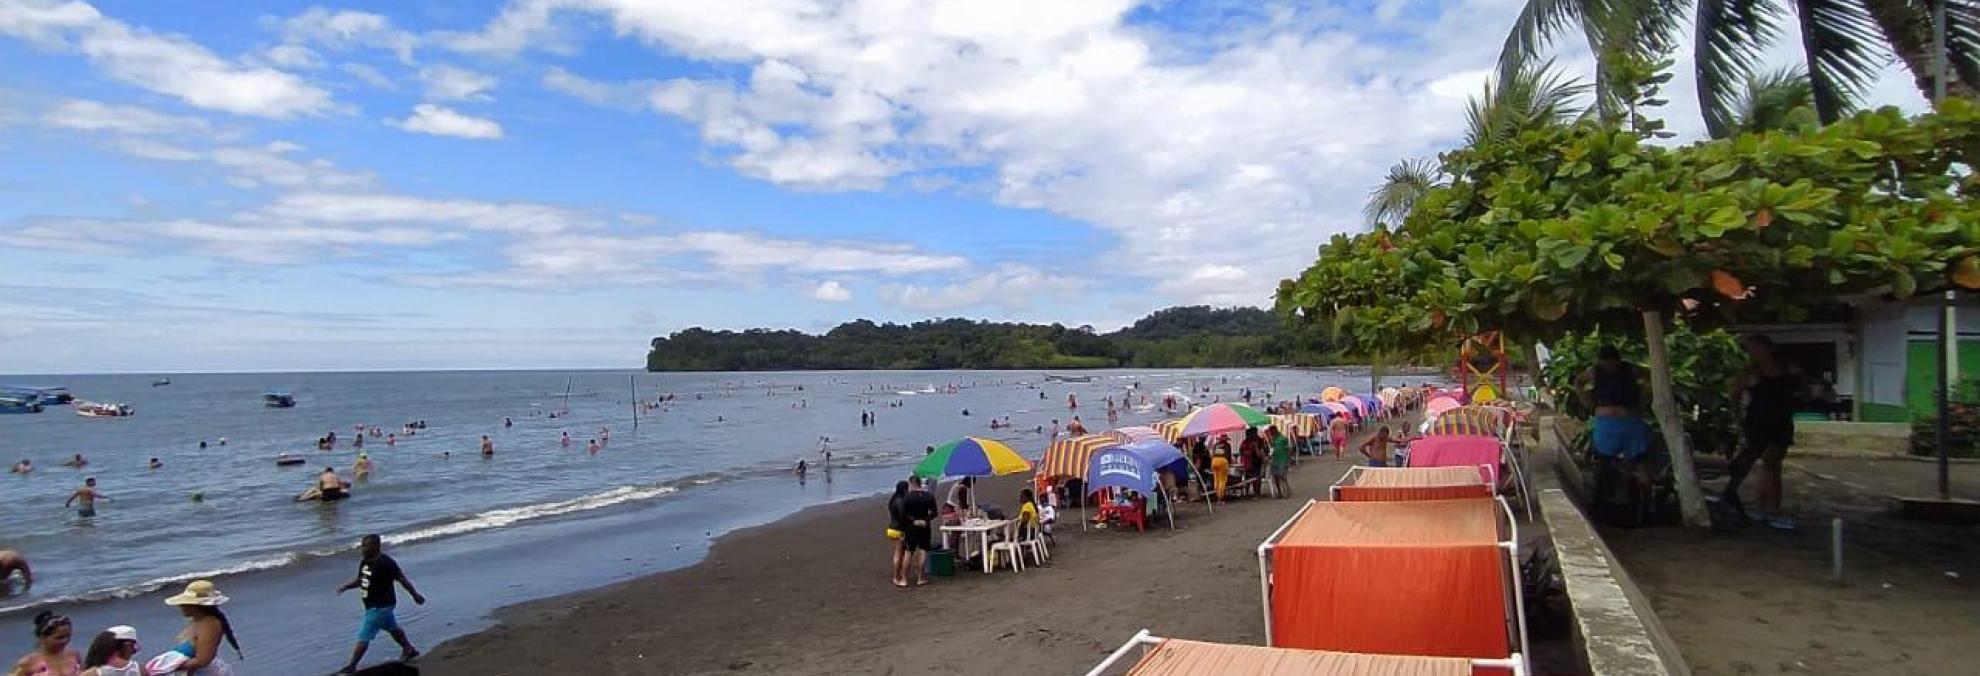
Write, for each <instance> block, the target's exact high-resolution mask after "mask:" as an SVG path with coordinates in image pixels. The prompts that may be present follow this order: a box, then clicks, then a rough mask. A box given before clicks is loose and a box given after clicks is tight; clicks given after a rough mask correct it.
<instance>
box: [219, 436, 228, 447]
mask: <svg viewBox="0 0 1980 676" xmlns="http://www.w3.org/2000/svg"><path fill="white" fill-rule="evenodd" d="M220 445H221V446H225V445H227V438H226V437H220Z"/></svg>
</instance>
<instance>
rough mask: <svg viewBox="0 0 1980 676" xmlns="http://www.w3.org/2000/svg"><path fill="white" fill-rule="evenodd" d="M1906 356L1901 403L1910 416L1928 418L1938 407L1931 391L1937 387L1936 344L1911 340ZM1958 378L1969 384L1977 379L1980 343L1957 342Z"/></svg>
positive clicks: (1972, 341)
mask: <svg viewBox="0 0 1980 676" xmlns="http://www.w3.org/2000/svg"><path fill="white" fill-rule="evenodd" d="M1909 348H1910V349H1909V350H1908V351H1907V354H1906V357H1905V373H1904V401H1905V403H1906V404H1907V405H1909V407H1910V408H1911V413H1912V415H1915V416H1920V417H1929V416H1931V415H1932V411H1933V410H1934V409H1936V408H1937V407H1938V401H1937V400H1936V399H1934V398H1933V394H1932V390H1933V389H1934V388H1937V387H1938V386H1939V343H1938V342H1937V341H1931V340H1914V341H1911V344H1910V345H1909ZM1959 376H1960V379H1961V380H1963V381H1968V382H1971V381H1972V380H1973V379H1976V378H1980V340H1962V341H1959Z"/></svg>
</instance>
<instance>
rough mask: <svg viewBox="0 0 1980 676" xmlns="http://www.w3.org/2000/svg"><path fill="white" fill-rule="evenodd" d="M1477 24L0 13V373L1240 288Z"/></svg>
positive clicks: (816, 321)
mask: <svg viewBox="0 0 1980 676" xmlns="http://www.w3.org/2000/svg"><path fill="white" fill-rule="evenodd" d="M1519 7H1520V3H1519V2H1516V1H1513V0H1457V1H1454V2H1427V1H1424V0H1372V1H1355V2H1332V3H1309V4H1300V3H1270V2H1175V1H1163V2H1131V1H1128V0H1078V1H1073V2H1068V1H1067V0H1043V1H1033V0H1005V1H1003V2H981V1H980V0H948V1H939V2H918V1H912V0H725V1H723V2H705V1H701V0H678V1H675V0H510V1H508V2H493V1H491V2H466V1H458V0H428V1H404V2H398V1H393V2H387V1H376V2H344V3H335V4H327V3H320V2H281V1H262V0H255V1H249V0H230V1H229V2H224V3H176V2H174V3H161V2H148V1H144V0H123V1H108V0H99V1H97V2H93V3H91V2H81V1H73V0H0V271H4V272H0V373H96V372H180V371H270V370H364V369H422V368H577V367H632V366H637V365H639V364H641V363H643V358H644V352H645V346H646V343H647V341H648V340H650V339H651V338H652V337H653V336H656V335H665V334H666V333H669V332H672V331H676V330H679V329H683V328H686V327H689V326H707V327H712V328H737V329H739V328H747V327H757V326H764V327H775V328H796V329H800V330H805V331H822V330H825V329H828V328H830V327H831V326H833V325H836V324H838V323H840V322H843V321H848V320H851V319H855V318H861V317H866V318H872V319H876V320H883V321H887V320H890V321H914V320H918V319H924V318H929V317H970V318H980V319H989V320H998V321H1032V322H1061V323H1064V324H1067V325H1070V326H1077V325H1082V324H1086V325H1092V326H1095V327H1097V328H1099V329H1102V330H1106V329H1111V328H1115V327H1119V326H1122V325H1125V324H1127V323H1130V322H1132V321H1133V320H1134V319H1136V318H1138V317H1140V316H1142V315H1145V314H1147V313H1148V312H1151V311H1154V310H1156V309H1160V308H1163V307H1168V306H1172V305H1182V304H1210V305H1217V306H1232V305H1256V306H1269V305H1270V303H1271V292H1272V290H1273V288H1275V287H1276V285H1277V283H1278V281H1279V280H1280V279H1281V278H1284V277H1287V276H1290V275H1293V274H1296V273H1297V272H1298V271H1299V270H1301V269H1303V268H1304V267H1305V266H1306V265H1308V264H1310V263H1311V262H1312V259H1313V256H1314V254H1315V251H1316V248H1317V246H1318V244H1319V243H1321V242H1323V241H1325V240H1326V239H1327V238H1328V237H1330V236H1332V235H1333V234H1335V233H1340V232H1352V231H1356V230H1360V229H1363V228H1365V227H1367V226H1366V224H1365V223H1364V222H1362V220H1361V218H1360V216H1359V211H1360V205H1361V202H1362V199H1363V197H1364V196H1365V194H1366V193H1367V191H1368V189H1369V188H1370V187H1372V186H1373V185H1374V184H1375V183H1376V181H1377V180H1378V179H1379V177H1380V176H1381V175H1382V174H1383V173H1384V172H1385V171H1386V170H1387V168H1388V167H1389V166H1390V165H1391V164H1393V163H1395V162H1396V161H1397V160H1399V159H1402V158H1407V157H1431V156H1434V155H1435V154H1436V153H1437V152H1438V151H1439V150H1442V149H1446V148H1449V147H1451V146H1452V145H1454V144H1455V143H1456V141H1457V140H1458V139H1459V138H1460V137H1461V135H1462V126H1463V113H1462V111H1463V107H1464V104H1465V101H1466V98H1467V97H1469V96H1472V95H1475V94H1476V93H1478V92H1479V91H1480V90H1481V89H1482V88H1483V87H1484V86H1485V83H1486V81H1487V77H1488V72H1489V68H1490V66H1491V65H1492V64H1493V62H1494V59H1495V58H1496V56H1497V51H1498V47H1499V45H1500V42H1501V40H1502V39H1503V37H1504V34H1505V31H1506V29H1507V27H1509V26H1510V25H1511V23H1512V20H1513V17H1514V16H1515V15H1516V14H1517V13H1518V10H1519ZM1787 23H1788V24H1789V25H1788V26H1787V28H1788V29H1789V30H1788V31H1787V33H1786V34H1785V35H1783V36H1782V39H1781V40H1779V41H1777V44H1776V46H1775V47H1774V48H1771V49H1770V50H1769V51H1768V54H1769V58H1770V59H1771V60H1773V61H1775V62H1777V63H1787V62H1788V59H1790V58H1791V57H1792V56H1793V51H1792V45H1793V44H1795V43H1796V42H1797V40H1798V38H1797V36H1796V35H1795V33H1794V31H1793V30H1792V22H1787ZM1558 51H1559V63H1560V65H1561V66H1562V67H1563V68H1564V69H1567V70H1568V72H1569V73H1570V74H1577V75H1578V74H1583V73H1586V72H1589V71H1591V70H1592V68H1591V67H1590V66H1589V63H1588V59H1587V56H1586V51H1585V49H1579V46H1578V45H1577V44H1574V41H1572V40H1569V41H1565V42H1563V43H1562V44H1561V45H1559V49H1558ZM1688 67H1689V61H1688V60H1687V59H1684V58H1682V54H1680V55H1679V64H1678V69H1677V70H1678V77H1677V79H1676V80H1674V81H1673V82H1672V84H1671V85H1670V90H1669V91H1670V92H1671V95H1670V96H1669V97H1668V98H1669V99H1671V101H1672V104H1671V105H1670V106H1669V107H1668V108H1667V109H1666V110H1665V111H1664V114H1665V116H1666V117H1667V118H1668V119H1669V121H1670V123H1671V128H1672V129H1673V130H1675V131H1678V132H1679V133H1680V137H1679V139H1678V141H1680V142H1681V141H1684V140H1687V139H1694V138H1696V137H1697V136H1698V135H1699V134H1700V133H1701V130H1702V127H1703V124H1702V122H1701V121H1700V120H1699V119H1698V113H1697V106H1696V104H1695V102H1694V100H1693V98H1692V97H1691V96H1690V94H1689V93H1690V92H1691V87H1692V84H1691V82H1692V81H1691V79H1690V78H1689V76H1688V73H1687V69H1688ZM1869 98H1870V100H1871V102H1872V103H1890V104H1895V105H1899V106H1901V107H1905V108H1907V109H1911V110H1916V109H1918V108H1920V107H1922V106H1923V103H1922V101H1920V100H1919V98H1918V95H1917V94H1916V92H1914V91H1912V90H1911V89H1910V83H1909V80H1908V78H1907V77H1906V76H1905V75H1904V74H1903V73H1902V72H1901V71H1899V70H1898V69H1897V68H1896V67H1892V68H1889V69H1887V72H1886V74H1885V76H1884V78H1883V79H1882V80H1881V81H1880V82H1879V83H1878V84H1877V86H1876V87H1875V88H1874V89H1873V90H1872V91H1871V93H1870V96H1869Z"/></svg>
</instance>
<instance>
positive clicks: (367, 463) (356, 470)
mask: <svg viewBox="0 0 1980 676" xmlns="http://www.w3.org/2000/svg"><path fill="white" fill-rule="evenodd" d="M351 474H354V475H356V476H357V478H359V479H362V478H365V477H367V476H370V475H371V456H369V455H366V454H363V453H359V454H358V459H357V462H355V463H352V464H351Z"/></svg>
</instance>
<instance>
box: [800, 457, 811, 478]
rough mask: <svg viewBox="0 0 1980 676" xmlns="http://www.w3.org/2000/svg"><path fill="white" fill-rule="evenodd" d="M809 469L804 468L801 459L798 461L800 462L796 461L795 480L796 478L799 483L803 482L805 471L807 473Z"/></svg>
mask: <svg viewBox="0 0 1980 676" xmlns="http://www.w3.org/2000/svg"><path fill="white" fill-rule="evenodd" d="M809 469H810V468H808V467H805V465H804V460H802V459H800V460H798V464H797V478H798V480H799V481H803V480H804V473H805V472H806V471H808V470H809Z"/></svg>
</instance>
